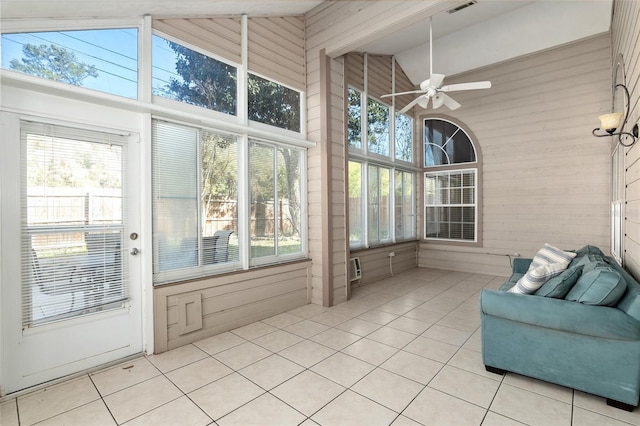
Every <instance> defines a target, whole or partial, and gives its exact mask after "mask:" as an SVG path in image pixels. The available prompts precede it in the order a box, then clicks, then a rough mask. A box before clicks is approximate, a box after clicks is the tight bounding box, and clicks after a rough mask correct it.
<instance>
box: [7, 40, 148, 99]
mask: <svg viewBox="0 0 640 426" xmlns="http://www.w3.org/2000/svg"><path fill="white" fill-rule="evenodd" d="M2 68H4V69H8V70H12V71H18V72H21V73H25V74H29V75H33V76H36V77H40V78H44V79H47V80H54V81H59V82H62V83H67V84H70V85H73V86H80V87H86V88H88V89H94V90H98V91H101V92H106V93H111V94H114V95H119V96H124V97H127V98H137V97H138V30H137V29H136V28H120V29H101V30H82V31H49V32H30V33H5V34H2Z"/></svg>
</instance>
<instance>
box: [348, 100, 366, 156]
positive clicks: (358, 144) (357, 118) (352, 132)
mask: <svg viewBox="0 0 640 426" xmlns="http://www.w3.org/2000/svg"><path fill="white" fill-rule="evenodd" d="M347 98H348V100H347V143H348V144H349V147H350V148H357V149H361V148H362V94H361V93H360V92H359V91H357V90H355V89H352V88H349V89H348V90H347Z"/></svg>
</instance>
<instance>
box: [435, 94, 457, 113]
mask: <svg viewBox="0 0 640 426" xmlns="http://www.w3.org/2000/svg"><path fill="white" fill-rule="evenodd" d="M438 95H440V96H442V101H443V103H444V105H445V106H446V107H447V108H449V109H450V110H452V111H453V110H454V109H458V108H460V107H461V106H462V105H460V104H459V103H458V102H456V101H455V100H454V99H453V98H452V97H451V96H449V95H445V94H444V93H439V94H438ZM434 103H435V100H434Z"/></svg>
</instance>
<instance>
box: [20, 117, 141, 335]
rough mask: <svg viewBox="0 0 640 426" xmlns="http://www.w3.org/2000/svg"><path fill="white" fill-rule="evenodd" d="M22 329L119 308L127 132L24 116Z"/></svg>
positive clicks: (124, 288) (124, 293)
mask: <svg viewBox="0 0 640 426" xmlns="http://www.w3.org/2000/svg"><path fill="white" fill-rule="evenodd" d="M21 151H22V176H21V179H22V180H21V181H22V195H21V199H22V206H21V212H22V221H21V222H22V229H21V235H22V241H21V271H22V321H23V327H24V328H28V327H32V326H35V325H39V324H43V323H49V322H52V321H58V320H62V319H66V318H70V317H76V316H78V315H83V314H88V313H93V312H97V311H101V310H105V309H110V308H115V307H120V306H122V302H123V301H124V300H126V299H127V298H128V295H129V289H128V287H129V286H128V281H127V274H126V257H123V255H122V253H123V250H124V243H125V240H124V238H123V236H124V235H126V232H127V229H126V225H125V224H126V205H127V202H126V173H125V172H126V170H127V137H126V136H121V135H115V134H110V133H103V132H98V131H88V130H83V129H74V128H70V127H63V126H57V125H49V124H41V123H33V122H26V121H24V122H22V123H21Z"/></svg>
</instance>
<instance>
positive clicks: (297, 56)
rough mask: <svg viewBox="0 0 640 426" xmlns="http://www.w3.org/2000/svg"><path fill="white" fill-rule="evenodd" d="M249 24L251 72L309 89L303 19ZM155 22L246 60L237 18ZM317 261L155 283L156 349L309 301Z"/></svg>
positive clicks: (209, 48)
mask: <svg viewBox="0 0 640 426" xmlns="http://www.w3.org/2000/svg"><path fill="white" fill-rule="evenodd" d="M247 26H248V34H247V39H248V53H249V54H248V62H249V69H250V71H254V72H256V73H258V74H260V75H263V76H265V77H268V78H272V79H274V80H276V81H278V82H280V83H282V84H286V85H289V86H291V87H293V88H296V89H298V90H305V84H306V72H305V66H306V64H305V52H304V32H305V24H304V18H303V17H293V16H290V17H283V18H249V19H248V22H247ZM153 27H154V28H155V29H157V30H159V31H162V32H164V33H166V34H168V35H170V36H172V37H175V38H177V39H179V40H182V41H185V42H187V43H189V44H191V45H194V46H197V47H199V48H201V49H204V50H206V51H208V52H211V53H213V54H215V55H218V56H220V57H223V58H225V59H229V60H231V61H234V62H236V63H240V54H241V51H242V46H241V40H242V37H241V27H242V26H241V20H240V18H239V17H227V18H212V19H206V18H202V19H157V20H154V21H153ZM311 264H312V263H311V261H302V262H296V263H289V264H284V265H278V266H271V267H265V268H259V269H252V270H250V271H245V272H240V273H234V274H225V275H221V276H212V277H208V278H205V279H202V280H194V281H190V282H186V283H179V284H174V285H166V286H160V287H156V288H154V290H153V292H154V330H155V331H154V336H155V351H156V352H157V353H159V352H163V351H166V350H169V349H173V348H176V347H178V346H181V345H184V344H187V343H191V342H194V341H196V340H200V339H202V338H205V337H208V336H212V335H215V334H218V333H222V332H224V331H227V330H230V329H233V328H236V327H240V326H243V325H246V324H249V323H251V322H254V321H258V320H261V319H264V318H267V317H269V316H272V315H276V314H278V313H281V312H285V311H287V310H290V309H293V308H295V307H298V306H302V305H304V304H306V303H309V301H310V291H309V289H310V288H311V280H310V277H311Z"/></svg>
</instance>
